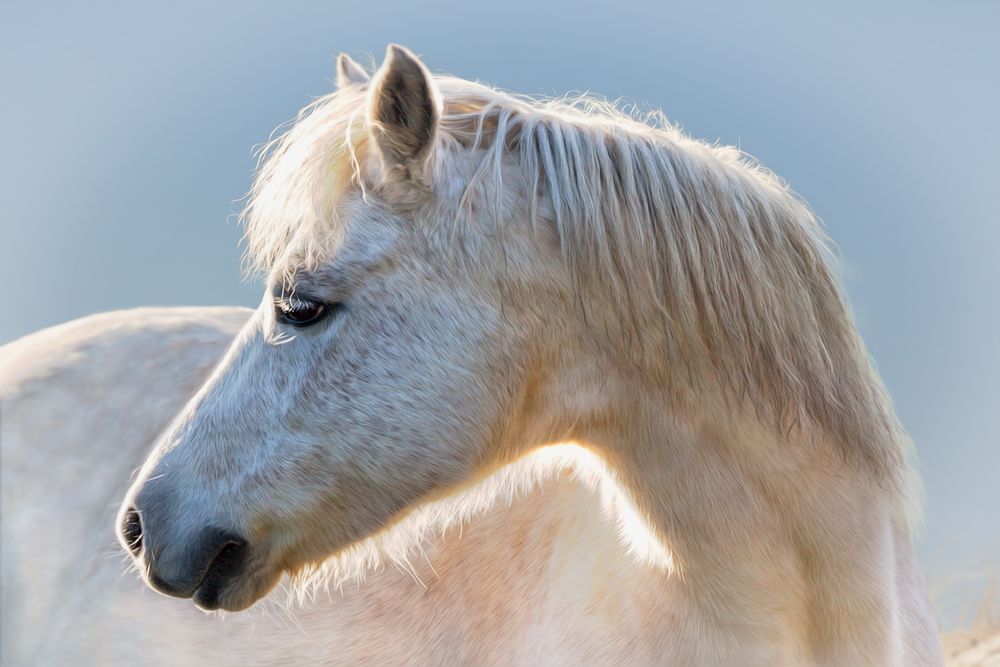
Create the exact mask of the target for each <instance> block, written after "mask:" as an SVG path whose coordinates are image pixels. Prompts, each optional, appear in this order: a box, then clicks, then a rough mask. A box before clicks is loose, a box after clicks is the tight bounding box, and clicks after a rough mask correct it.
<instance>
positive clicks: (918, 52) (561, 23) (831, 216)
mask: <svg viewBox="0 0 1000 667" xmlns="http://www.w3.org/2000/svg"><path fill="white" fill-rule="evenodd" d="M816 4H817V3H802V2H796V1H788V2H774V1H767V2H752V3H748V2H738V1H735V0H734V1H733V2H728V3H719V2H703V3H693V2H692V3H688V4H686V5H683V6H682V5H677V6H672V5H670V4H668V3H666V2H649V3H638V2H634V1H632V0H613V1H610V2H605V3H600V4H588V3H585V2H581V1H580V0H573V1H570V0H556V1H553V2H542V1H541V0H531V1H530V2H525V1H523V0H510V1H505V2H491V3H483V4H474V3H472V2H469V1H468V0H461V1H453V2H447V1H443V0H434V1H427V2H421V1H417V0H410V1H408V2H396V3H388V2H382V3H376V2H372V3H346V2H340V3H338V2H282V3H274V4H272V5H271V6H264V5H251V4H249V3H246V2H242V1H240V2H235V1H226V2H170V3H157V5H156V6H149V5H148V4H147V3H126V2H120V3H96V4H95V3H93V2H88V3H57V4H55V5H53V4H51V3H40V2H12V1H11V0H8V1H7V2H4V3H3V5H2V7H0V75H2V84H0V86H2V87H0V90H2V91H3V94H2V96H0V128H2V131H3V135H4V136H3V141H2V144H0V151H2V154H0V196H2V200H0V284H2V285H3V286H4V290H5V295H6V299H5V302H4V306H3V309H2V311H0V312H2V315H0V342H5V341H8V340H11V339H13V338H15V337H17V336H20V335H23V334H25V333H28V332H30V331H33V330H35V329H38V328H40V327H44V326H48V325H51V324H55V323H57V322H61V321H64V320H67V319H70V318H75V317H78V316H81V315H85V314H87V313H92V312H95V311H99V310H107V309H113V308H125V307H129V306H137V305H141V304H233V303H235V304H246V305H256V303H257V301H258V294H259V291H260V287H259V286H258V285H253V284H245V283H242V282H241V279H240V271H239V264H240V253H239V250H238V249H237V241H238V239H239V236H240V230H239V228H238V226H237V225H236V224H235V222H232V221H231V220H229V218H230V217H231V214H233V213H234V212H235V211H237V210H238V205H237V204H236V203H234V202H235V200H237V199H238V198H239V197H241V196H242V194H243V193H244V192H245V191H246V190H247V188H248V185H249V182H250V174H251V169H252V166H253V159H252V156H251V147H252V146H253V145H255V144H258V143H260V142H261V141H263V140H265V139H266V138H267V136H268V134H269V132H270V131H271V129H272V128H273V127H275V126H276V125H278V124H279V123H281V122H282V121H285V120H287V119H289V118H290V117H292V116H293V115H294V114H295V112H296V111H297V110H298V109H299V108H300V107H302V106H303V105H304V104H306V103H307V102H308V101H309V99H310V96H317V95H321V94H323V93H326V92H327V91H329V90H330V89H331V83H330V80H331V79H332V77H333V76H334V56H335V55H336V53H337V52H338V51H347V52H349V53H352V54H354V55H355V56H359V57H363V56H365V55H366V54H369V53H371V54H375V55H376V56H378V57H381V55H382V53H383V50H384V48H385V45H386V44H387V43H388V42H399V43H402V44H405V45H408V46H409V47H411V48H412V49H414V50H415V51H417V52H418V53H421V54H423V55H424V57H425V60H426V62H427V63H428V65H429V66H430V67H431V68H432V69H436V70H443V71H448V72H451V73H454V74H458V75H461V76H464V77H468V78H479V79H482V80H484V81H487V82H490V83H494V84H496V85H499V86H501V87H503V88H508V89H512V90H516V91H519V92H529V93H542V94H551V93H560V92H567V91H571V90H583V89H589V90H593V91H595V92H599V93H602V94H604V95H606V96H608V97H612V98H614V97H619V96H624V97H628V98H632V99H636V100H638V101H641V102H645V103H649V104H652V105H655V106H659V107H662V108H663V109H664V110H665V111H666V112H667V114H668V115H669V116H670V118H671V119H672V120H674V121H675V122H678V123H680V124H681V125H682V126H683V127H684V128H686V129H687V130H688V131H689V132H690V133H692V134H694V135H696V136H698V137H702V138H707V139H710V140H720V141H722V142H726V143H735V144H738V145H740V146H741V147H742V148H743V149H744V150H746V151H747V152H749V153H751V154H753V155H756V156H757V157H758V158H760V159H761V160H762V161H763V162H764V163H765V164H767V165H768V166H770V167H771V168H772V169H774V170H775V171H776V172H778V173H779V174H780V175H782V176H783V177H784V178H786V179H787V180H788V181H790V183H791V184H792V186H793V187H794V188H795V189H796V190H797V191H798V192H799V193H800V194H802V195H803V196H804V197H805V198H806V199H807V200H808V201H809V202H810V203H811V204H812V206H813V207H814V208H815V209H816V211H817V212H818V213H819V215H820V216H821V217H822V218H823V219H824V220H825V221H826V223H827V225H828V227H829V230H830V233H831V235H832V236H833V238H834V239H835V240H836V241H837V243H838V244H839V246H840V248H841V249H842V252H843V254H844V256H845V258H846V278H847V285H848V290H849V292H850V295H851V298H852V301H853V303H854V307H855V309H856V312H857V317H858V320H859V323H860V326H861V329H862V332H863V334H864V336H865V338H866V340H867V342H868V345H869V347H870V349H871V352H872V354H873V355H874V357H875V359H876V361H877V362H878V365H879V368H880V369H881V372H882V374H883V376H884V378H885V380H886V382H887V383H888V385H889V388H890V390H891V392H892V394H893V397H894V399H895V402H896V405H897V407H898V410H899V413H900V415H901V417H902V419H903V422H904V423H905V424H906V425H907V427H908V428H909V430H910V432H911V433H912V435H913V437H914V439H915V441H916V443H917V445H918V448H919V451H920V455H921V458H922V471H923V474H924V480H925V484H926V488H927V498H928V501H927V508H926V529H925V531H924V533H923V536H922V537H921V539H920V544H919V548H920V556H921V559H922V561H923V563H924V567H925V571H926V574H927V578H928V580H929V582H930V584H931V586H932V588H933V589H940V588H946V589H947V588H953V586H954V585H955V584H956V580H960V579H963V578H964V577H966V576H967V575H973V576H977V575H980V574H987V575H995V574H996V573H997V569H998V565H1000V523H998V519H997V514H998V508H1000V474H998V473H1000V447H998V438H1000V436H998V434H1000V379H998V378H1000V350H998V348H1000V335H998V330H1000V305H998V304H1000V294H998V292H1000V262H998V258H997V251H998V247H1000V226H998V224H997V223H998V222H1000V220H998V217H1000V215H998V212H997V210H998V208H997V207H998V197H1000V178H998V176H1000V169H998V167H997V164H998V160H1000V131H998V127H997V126H998V123H1000V39H998V33H1000V4H998V3H995V2H988V1H987V2H980V3H974V2H947V3H945V2H940V3H928V2H920V1H909V2H899V3H895V4H893V3H868V2H837V3H825V4H826V5H827V6H826V7H823V8H818V7H817V6H815V5H816ZM959 583H960V582H959ZM963 586H964V590H966V591H967V592H968V591H969V590H974V588H975V586H974V584H969V583H966V584H964V585H963ZM960 588H962V586H960ZM960 604H961V603H960V601H959V599H958V598H957V597H955V596H952V597H951V598H947V597H946V598H944V599H941V600H939V605H940V606H941V607H942V608H943V609H945V610H946V611H945V615H946V617H947V622H948V623H949V624H950V623H953V622H954V621H955V619H957V610H958V608H959V606H960Z"/></svg>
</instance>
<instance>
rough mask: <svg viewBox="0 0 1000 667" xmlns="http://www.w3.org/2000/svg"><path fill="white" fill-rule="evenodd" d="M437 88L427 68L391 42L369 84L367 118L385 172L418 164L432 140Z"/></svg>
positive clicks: (436, 112) (436, 111)
mask: <svg viewBox="0 0 1000 667" xmlns="http://www.w3.org/2000/svg"><path fill="white" fill-rule="evenodd" d="M438 99H439V98H438V92H437V86H435V85H434V80H433V79H432V78H431V75H430V73H429V72H428V71H427V68H425V67H424V65H423V63H421V62H420V60H419V59H418V58H417V57H416V56H415V55H413V54H412V53H411V52H410V51H409V50H407V49H405V48H403V47H402V46H397V45H395V44H392V45H390V46H389V49H388V51H387V52H386V58H385V62H384V63H383V64H382V67H381V69H379V71H378V72H377V73H376V74H375V79H374V82H373V84H372V90H371V102H370V106H369V120H370V121H371V127H372V133H373V134H374V138H375V144H376V145H377V146H378V148H379V151H380V152H381V154H382V161H383V163H384V164H385V168H386V171H387V172H392V171H395V170H396V169H397V168H402V169H403V170H405V171H409V169H410V167H414V166H420V164H419V163H420V161H422V160H423V159H424V158H426V157H427V154H428V153H429V152H430V148H431V146H432V145H433V143H434V136H435V133H436V131H437V124H438V117H439V111H438V105H439V101H438Z"/></svg>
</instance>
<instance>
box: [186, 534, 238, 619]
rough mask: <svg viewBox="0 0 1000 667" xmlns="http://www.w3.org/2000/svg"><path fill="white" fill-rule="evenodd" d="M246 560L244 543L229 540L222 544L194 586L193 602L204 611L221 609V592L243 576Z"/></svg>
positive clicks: (232, 585) (231, 586) (222, 605)
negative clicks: (227, 542)
mask: <svg viewBox="0 0 1000 667" xmlns="http://www.w3.org/2000/svg"><path fill="white" fill-rule="evenodd" d="M246 561H247V548H246V545H245V543H238V542H230V543H229V544H227V545H226V546H224V547H223V548H222V550H221V551H219V553H218V555H217V556H216V557H215V558H214V559H213V560H212V562H211V563H210V564H209V566H208V569H207V570H205V574H204V575H202V578H201V581H199V582H198V584H197V585H196V586H195V589H194V593H193V594H192V596H191V597H192V599H193V600H194V603H195V604H196V605H198V606H199V607H201V608H202V609H204V610H206V611H214V610H216V609H222V608H223V607H224V604H223V597H224V596H223V594H224V593H225V592H226V590H228V589H231V588H233V587H234V584H237V583H238V582H239V580H240V579H241V578H242V577H243V576H245V575H244V574H243V570H245V569H246V568H245V566H246ZM227 597H228V596H227Z"/></svg>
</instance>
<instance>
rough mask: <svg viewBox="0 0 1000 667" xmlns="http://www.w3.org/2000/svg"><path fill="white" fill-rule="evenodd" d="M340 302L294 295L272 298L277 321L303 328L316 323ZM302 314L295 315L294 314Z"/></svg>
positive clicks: (324, 317)
mask: <svg viewBox="0 0 1000 667" xmlns="http://www.w3.org/2000/svg"><path fill="white" fill-rule="evenodd" d="M339 306H340V304H332V303H324V302H322V301H310V300H305V299H297V298H295V297H281V298H275V300H274V315H275V317H276V318H277V319H278V321H279V322H283V323H285V324H288V325H290V326H293V327H299V328H305V327H308V326H312V325H313V324H318V323H319V322H320V321H322V320H324V319H326V317H327V316H328V315H329V314H330V313H331V312H333V311H334V310H336V309H337V308H338V307H339ZM297 313H298V314H301V315H303V316H302V317H296V314H297Z"/></svg>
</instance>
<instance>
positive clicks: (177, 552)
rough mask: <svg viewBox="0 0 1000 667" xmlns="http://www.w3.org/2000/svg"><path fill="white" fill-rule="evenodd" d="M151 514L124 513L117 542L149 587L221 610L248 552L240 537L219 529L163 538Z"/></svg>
mask: <svg viewBox="0 0 1000 667" xmlns="http://www.w3.org/2000/svg"><path fill="white" fill-rule="evenodd" d="M150 518H151V517H150V514H148V513H144V512H143V511H142V510H141V509H137V508H136V507H135V506H130V507H128V508H127V509H125V511H124V512H123V513H122V517H121V520H120V521H119V526H118V533H119V540H120V541H121V542H122V544H123V545H124V546H125V547H126V548H127V549H128V550H129V552H130V553H131V554H132V557H133V558H135V560H136V563H137V565H138V566H139V569H140V571H141V572H142V573H143V577H144V578H145V580H146V583H147V584H149V586H150V587H151V588H152V589H154V590H156V591H158V592H160V593H163V594H164V595H169V596H171V597H178V598H193V599H194V602H195V604H197V605H198V606H199V607H201V608H202V609H206V610H214V609H219V608H222V607H223V606H225V605H224V603H223V601H222V597H223V593H224V592H225V591H226V590H227V589H229V588H233V587H236V585H237V584H238V582H239V579H241V578H242V577H243V576H244V574H245V571H246V569H247V566H248V561H249V554H250V549H249V545H248V543H247V541H246V540H245V539H243V538H242V537H240V536H239V535H237V534H235V533H233V532H231V531H228V530H225V529H222V528H218V527H215V526H207V527H203V528H200V529H197V530H196V531H195V533H194V534H193V535H191V536H188V537H186V538H178V537H174V538H170V539H164V538H163V537H162V536H161V535H163V536H165V535H166V531H162V533H159V532H158V531H157V530H156V522H155V520H154V521H150Z"/></svg>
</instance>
